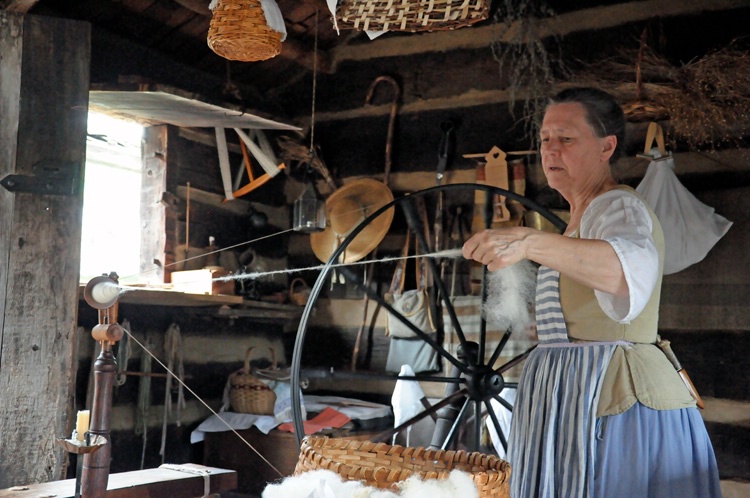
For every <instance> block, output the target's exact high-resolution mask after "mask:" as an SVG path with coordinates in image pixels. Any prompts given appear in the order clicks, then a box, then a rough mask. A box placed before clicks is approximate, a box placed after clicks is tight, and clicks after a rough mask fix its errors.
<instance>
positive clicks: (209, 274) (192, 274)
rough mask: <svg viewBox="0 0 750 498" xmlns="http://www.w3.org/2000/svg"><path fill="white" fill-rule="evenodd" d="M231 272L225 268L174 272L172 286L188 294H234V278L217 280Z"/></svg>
mask: <svg viewBox="0 0 750 498" xmlns="http://www.w3.org/2000/svg"><path fill="white" fill-rule="evenodd" d="M229 274H230V272H229V271H227V270H225V269H223V268H203V269H201V270H186V271H174V272H172V287H173V289H174V290H176V291H180V292H186V293H188V294H214V295H215V294H228V295H234V280H216V279H217V278H220V277H226V276H227V275H229Z"/></svg>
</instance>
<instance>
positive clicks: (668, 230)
mask: <svg viewBox="0 0 750 498" xmlns="http://www.w3.org/2000/svg"><path fill="white" fill-rule="evenodd" d="M652 152H653V151H652ZM657 155H658V153H657ZM636 191H637V192H638V193H639V194H641V195H642V196H643V198H644V199H645V200H646V202H647V203H648V204H649V206H651V209H653V210H654V212H655V213H656V217H657V218H658V219H659V222H660V223H661V226H662V229H663V230H664V242H665V257H664V274H665V275H669V274H672V273H677V272H678V271H681V270H684V269H685V268H687V267H688V266H690V265H693V264H695V263H698V262H699V261H701V260H703V258H705V257H706V255H707V254H708V252H709V251H710V250H711V248H712V247H713V246H714V245H715V244H716V243H717V242H718V241H719V239H721V238H722V237H723V236H724V234H725V233H727V230H729V228H730V227H731V226H732V222H731V221H729V220H727V219H726V218H724V217H723V216H720V215H718V214H716V213H715V212H714V208H712V207H710V206H707V205H706V204H704V203H702V202H701V201H699V200H698V199H697V198H696V197H695V196H694V195H693V194H691V193H690V191H689V190H688V189H686V188H685V186H684V185H682V183H680V180H679V179H678V178H677V175H675V173H674V158H673V157H671V156H668V157H663V158H658V159H654V160H652V161H651V163H650V164H649V165H648V169H647V170H646V175H645V176H644V177H643V180H641V183H640V184H639V185H638V187H637V188H636Z"/></svg>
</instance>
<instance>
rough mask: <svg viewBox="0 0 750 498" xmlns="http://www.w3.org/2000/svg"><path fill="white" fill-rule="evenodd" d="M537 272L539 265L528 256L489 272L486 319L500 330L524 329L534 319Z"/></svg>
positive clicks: (484, 311) (517, 330) (519, 330)
mask: <svg viewBox="0 0 750 498" xmlns="http://www.w3.org/2000/svg"><path fill="white" fill-rule="evenodd" d="M536 273H537V266H536V265H535V264H534V263H532V262H531V261H529V260H526V259H523V260H521V261H519V262H518V263H516V264H514V265H511V266H509V267H507V268H503V269H501V270H498V271H495V272H489V273H488V279H489V281H488V288H487V301H485V303H484V308H483V309H482V313H483V314H484V317H485V319H486V320H487V321H488V322H490V323H492V324H493V325H496V326H497V327H498V328H500V329H501V330H508V329H510V330H511V331H513V332H517V333H521V332H523V331H525V330H526V328H527V327H528V326H529V324H531V322H533V320H534V313H533V309H534V295H535V291H536Z"/></svg>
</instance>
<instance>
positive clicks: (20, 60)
mask: <svg viewBox="0 0 750 498" xmlns="http://www.w3.org/2000/svg"><path fill="white" fill-rule="evenodd" d="M0 54H2V57H0V182H1V181H2V180H3V179H6V178H8V177H11V180H15V181H10V182H8V185H10V187H11V189H9V188H8V187H7V186H6V187H0V386H2V388H1V389H2V395H0V435H2V437H0V455H2V457H1V458H0V488H3V487H8V486H13V485H20V484H28V483H32V482H45V481H49V480H55V479H59V478H61V477H62V474H63V471H64V463H65V458H64V457H65V454H64V451H63V449H62V447H61V446H59V445H58V444H57V443H56V442H55V441H56V438H58V437H62V436H66V435H70V432H71V431H72V422H71V417H72V415H73V403H72V400H73V396H74V389H73V386H74V381H75V366H76V365H75V355H74V352H75V344H76V338H75V332H76V321H77V310H78V278H79V277H78V273H79V262H80V238H81V206H82V192H81V188H80V185H81V178H82V176H81V175H82V173H83V161H84V157H85V147H86V120H87V113H88V87H89V60H90V27H89V25H88V24H86V23H82V22H76V21H68V20H62V19H53V18H47V17H37V16H28V15H27V16H24V15H21V14H15V13H11V12H7V11H0ZM26 182H28V183H29V184H31V185H33V186H35V187H36V188H38V189H41V190H38V191H37V192H35V193H30V192H27V191H24V189H23V188H21V187H23V184H25V183H26ZM14 187H15V189H14ZM59 189H62V190H65V191H66V193H64V194H59V193H55V194H54V195H50V193H49V192H54V191H57V190H59Z"/></svg>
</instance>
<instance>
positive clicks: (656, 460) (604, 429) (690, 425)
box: [590, 403, 721, 498]
mask: <svg viewBox="0 0 750 498" xmlns="http://www.w3.org/2000/svg"><path fill="white" fill-rule="evenodd" d="M596 424H597V425H596V443H595V452H596V465H595V471H594V476H592V478H593V480H594V482H593V487H592V488H590V489H592V490H593V496H594V497H595V498H603V497H606V498H632V497H644V498H646V497H648V498H670V497H674V498H684V497H700V498H720V497H721V489H720V488H719V471H718V468H717V466H716V457H715V455H714V450H713V446H712V445H711V441H710V440H709V438H708V433H707V432H706V426H705V424H704V423H703V419H702V418H701V415H700V412H699V411H698V409H697V408H683V409H681V410H653V409H651V408H648V407H646V406H644V405H642V404H640V403H636V404H635V405H633V406H632V407H631V408H630V409H628V410H627V411H625V412H624V413H621V414H619V415H610V416H606V417H600V418H597V419H596Z"/></svg>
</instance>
